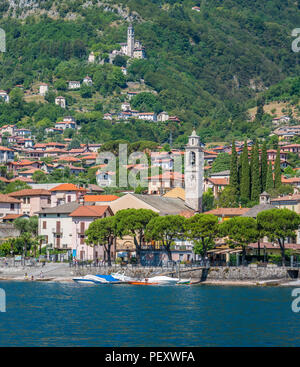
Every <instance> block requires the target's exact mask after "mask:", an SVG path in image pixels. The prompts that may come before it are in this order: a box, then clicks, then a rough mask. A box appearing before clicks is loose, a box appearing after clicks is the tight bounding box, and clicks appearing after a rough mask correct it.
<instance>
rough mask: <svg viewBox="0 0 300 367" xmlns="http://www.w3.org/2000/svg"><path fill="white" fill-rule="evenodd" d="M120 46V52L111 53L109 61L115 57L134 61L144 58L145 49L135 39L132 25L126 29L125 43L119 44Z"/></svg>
mask: <svg viewBox="0 0 300 367" xmlns="http://www.w3.org/2000/svg"><path fill="white" fill-rule="evenodd" d="M120 46H121V49H120V50H114V51H112V53H111V54H110V59H111V58H114V57H116V56H117V55H120V56H128V57H130V58H134V59H145V58H146V51H145V47H143V45H142V44H141V42H140V41H137V40H136V39H135V36H134V28H133V26H132V24H130V26H129V27H128V28H127V43H120ZM111 61H112V60H111Z"/></svg>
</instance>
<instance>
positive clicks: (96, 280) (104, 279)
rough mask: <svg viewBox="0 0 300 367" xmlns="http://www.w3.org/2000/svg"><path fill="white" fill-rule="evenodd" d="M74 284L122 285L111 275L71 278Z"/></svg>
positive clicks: (89, 275)
mask: <svg viewBox="0 0 300 367" xmlns="http://www.w3.org/2000/svg"><path fill="white" fill-rule="evenodd" d="M73 280H74V282H76V283H81V284H119V283H122V282H121V281H120V280H119V279H116V278H114V277H112V276H111V275H100V274H99V275H98V274H97V275H92V274H88V275H85V276H84V277H78V278H73Z"/></svg>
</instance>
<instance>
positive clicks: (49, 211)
mask: <svg viewBox="0 0 300 367" xmlns="http://www.w3.org/2000/svg"><path fill="white" fill-rule="evenodd" d="M121 110H122V113H124V118H127V117H126V113H129V114H128V115H127V116H129V115H131V117H136V118H138V117H140V116H143V115H144V118H145V119H147V120H148V121H155V120H154V115H155V114H154V113H150V114H149V113H142V112H139V111H132V110H131V105H130V103H129V102H127V101H126V102H124V103H122V105H121ZM113 116H114V115H112V114H106V115H104V118H109V119H113V118H114V117H113ZM151 116H152V117H151ZM128 118H129V117H128ZM170 119H173V121H177V119H178V118H176V116H169V115H168V113H167V112H162V113H161V114H158V115H157V116H156V120H159V121H170ZM178 120H179V119H178ZM179 121H180V120H179ZM54 125H55V126H54V127H53V128H51V129H53V130H54V131H57V132H61V133H63V131H64V130H65V129H66V128H69V129H73V130H76V129H77V124H76V121H75V120H74V119H73V118H72V117H71V116H65V117H64V118H63V121H58V122H57V123H55V124H54ZM291 128H292V127H291ZM293 128H294V131H297V126H293ZM298 129H299V127H298ZM49 130H50V129H49ZM299 134H300V129H299ZM0 137H2V138H3V137H7V145H8V146H0V163H1V164H2V165H6V166H7V170H8V172H9V173H10V174H11V176H12V177H13V178H11V179H7V178H6V177H0V180H1V181H2V182H3V183H5V184H8V183H10V182H14V181H16V180H21V181H23V182H26V183H28V184H29V185H34V184H35V183H34V180H33V177H34V173H35V172H37V171H43V172H44V173H45V174H46V175H48V174H50V173H51V172H53V171H54V170H59V169H61V170H63V169H65V168H66V167H67V168H68V169H69V170H70V171H71V172H72V174H74V175H77V176H78V175H79V174H80V173H81V172H85V173H86V172H87V170H88V169H89V168H90V167H95V168H97V166H96V165H97V163H96V161H97V155H98V149H99V148H100V147H101V144H81V145H80V148H76V149H69V150H68V145H69V143H70V139H62V140H61V141H60V142H55V141H54V142H47V143H37V142H36V139H35V137H34V136H32V133H31V130H30V129H26V128H21V127H18V125H13V124H7V125H4V126H2V127H1V128H0ZM252 143H253V142H251V141H249V142H247V144H248V149H249V154H250V151H251V145H252ZM236 147H237V153H238V154H240V153H241V152H242V149H243V142H237V143H236ZM224 152H225V153H231V146H230V145H226V146H225V145H216V146H213V147H209V148H207V147H204V146H203V144H202V143H201V142H200V139H199V137H198V136H197V134H196V133H195V132H193V133H192V135H191V136H190V137H189V142H188V145H187V146H186V149H185V151H182V150H175V149H173V150H172V154H169V152H163V151H157V152H153V154H152V156H151V167H153V168H154V169H161V170H162V172H158V173H155V174H150V175H149V177H148V182H149V185H148V190H147V194H143V195H137V194H133V193H125V195H123V196H122V197H118V196H116V195H103V192H102V191H101V190H103V188H105V187H109V186H110V185H111V182H113V181H114V179H115V173H114V172H109V171H108V172H101V174H98V175H97V183H98V186H97V187H98V188H97V190H99V191H97V190H96V191H95V192H91V190H90V189H88V188H87V187H79V186H77V185H73V184H69V183H61V184H52V186H51V187H47V188H46V187H39V188H32V189H25V190H20V191H19V192H13V193H11V194H9V195H3V196H1V195H0V208H2V209H0V222H1V221H5V222H8V221H12V220H14V219H15V218H17V217H19V216H24V217H26V216H32V215H38V216H39V226H40V227H39V231H40V234H42V235H44V236H45V240H44V245H48V246H50V245H51V246H56V247H54V248H59V249H64V250H66V251H68V253H69V254H73V255H74V256H75V257H76V258H78V259H81V260H87V259H89V260H93V259H95V258H98V259H101V258H102V259H103V256H104V254H103V250H102V249H101V248H97V249H96V248H95V249H93V248H92V247H90V246H87V245H85V243H84V231H83V229H84V230H86V229H87V228H88V226H89V224H90V223H91V222H92V221H93V220H95V219H96V218H101V217H104V216H109V215H114V214H115V213H116V212H117V211H118V210H121V209H124V208H130V207H134V208H150V209H152V210H154V211H156V212H157V213H159V214H160V215H167V214H180V215H184V216H185V217H189V216H192V215H194V213H197V212H200V211H201V198H202V193H203V192H205V191H207V190H209V189H212V191H213V194H214V197H215V198H216V199H217V198H218V197H219V195H220V193H221V192H222V190H223V189H224V188H225V187H226V186H228V185H229V176H230V172H229V171H222V172H217V173H210V167H211V164H212V163H213V162H214V160H215V159H216V158H217V157H218V155H219V154H220V153H224ZM184 153H186V154H185V155H186V160H187V161H186V164H185V171H184V173H180V174H179V173H175V172H172V170H173V169H174V157H176V156H182V157H183V155H184ZM276 153H277V152H276V151H275V150H273V149H269V150H268V152H267V154H268V159H269V161H271V162H272V164H273V165H274V162H275V158H276ZM289 153H294V154H297V155H298V156H299V155H300V144H291V143H289V142H286V141H285V140H284V139H282V140H281V141H280V159H281V167H282V168H284V167H286V166H287V165H288V164H289V163H288V155H289ZM41 158H51V163H49V162H42V161H41ZM204 162H205V167H204ZM127 168H128V169H129V170H135V169H137V170H138V169H145V167H142V165H141V164H134V165H128V166H127ZM204 169H205V172H206V175H205V177H203V176H204ZM282 183H286V184H290V185H292V186H293V188H294V194H293V195H288V196H284V197H281V198H280V197H279V198H275V199H271V200H270V203H269V204H268V205H272V206H274V207H287V208H290V209H291V210H294V211H297V212H298V209H299V208H298V206H299V205H298V201H299V202H300V199H299V200H298V196H297V195H299V192H300V179H299V178H298V177H285V176H284V175H283V176H282ZM195 193H196V194H195ZM1 200H2V201H1ZM86 207H87V208H86ZM81 208H83V209H81ZM95 208H96V209H95ZM297 208H298V209H297ZM77 209H78V210H79V211H76V210H77ZM239 209H241V208H217V209H214V211H212V212H211V213H212V214H214V215H216V216H218V218H221V219H220V220H225V219H226V218H229V217H232V216H235V215H244V214H245V215H246V214H247V213H248V214H249V215H250V214H251V212H250V211H248V209H249V208H242V209H247V210H239ZM257 210H260V209H257V208H255V207H254V211H257ZM299 214H300V213H299ZM44 222H46V224H45V223H44ZM58 222H59V223H60V224H57V223H58ZM81 223H84V225H83V224H81ZM65 228H67V230H66V231H65ZM47 241H48V242H47ZM297 241H298V242H297V243H300V236H298V239H297ZM146 245H147V244H145V246H146ZM147 246H148V245H147ZM266 246H269V245H266ZM192 247H193V246H192V244H191V243H189V242H188V241H183V242H182V241H179V240H178V241H175V245H174V250H173V258H174V259H177V260H182V261H183V260H192V259H195V255H194V254H193V251H192ZM183 248H184V250H183ZM253 251H256V250H255V245H253ZM125 253H126V254H127V256H128V257H130V256H134V253H135V250H134V246H133V242H132V238H124V239H122V240H118V241H117V242H116V244H115V246H114V248H113V256H118V254H125ZM161 255H162V254H161ZM163 259H165V257H164V256H163V255H162V258H160V260H161V261H162V260H163Z"/></svg>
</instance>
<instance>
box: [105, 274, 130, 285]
mask: <svg viewBox="0 0 300 367" xmlns="http://www.w3.org/2000/svg"><path fill="white" fill-rule="evenodd" d="M110 275H111V276H112V277H114V278H115V279H118V280H120V281H121V282H124V283H127V282H133V281H135V280H136V279H134V278H132V277H128V276H126V275H125V273H111V274H110Z"/></svg>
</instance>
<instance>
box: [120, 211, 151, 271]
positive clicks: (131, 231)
mask: <svg viewBox="0 0 300 367" xmlns="http://www.w3.org/2000/svg"><path fill="white" fill-rule="evenodd" d="M157 216H158V214H157V213H155V212H154V211H152V210H150V209H123V210H120V211H118V212H117V213H116V214H115V218H116V222H117V232H118V234H119V236H120V237H123V236H126V235H129V236H132V237H133V241H134V245H135V248H136V258H137V262H138V263H139V264H140V251H141V247H142V244H143V241H144V240H145V231H146V227H147V224H148V223H149V222H150V220H151V219H153V218H154V217H157Z"/></svg>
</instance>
